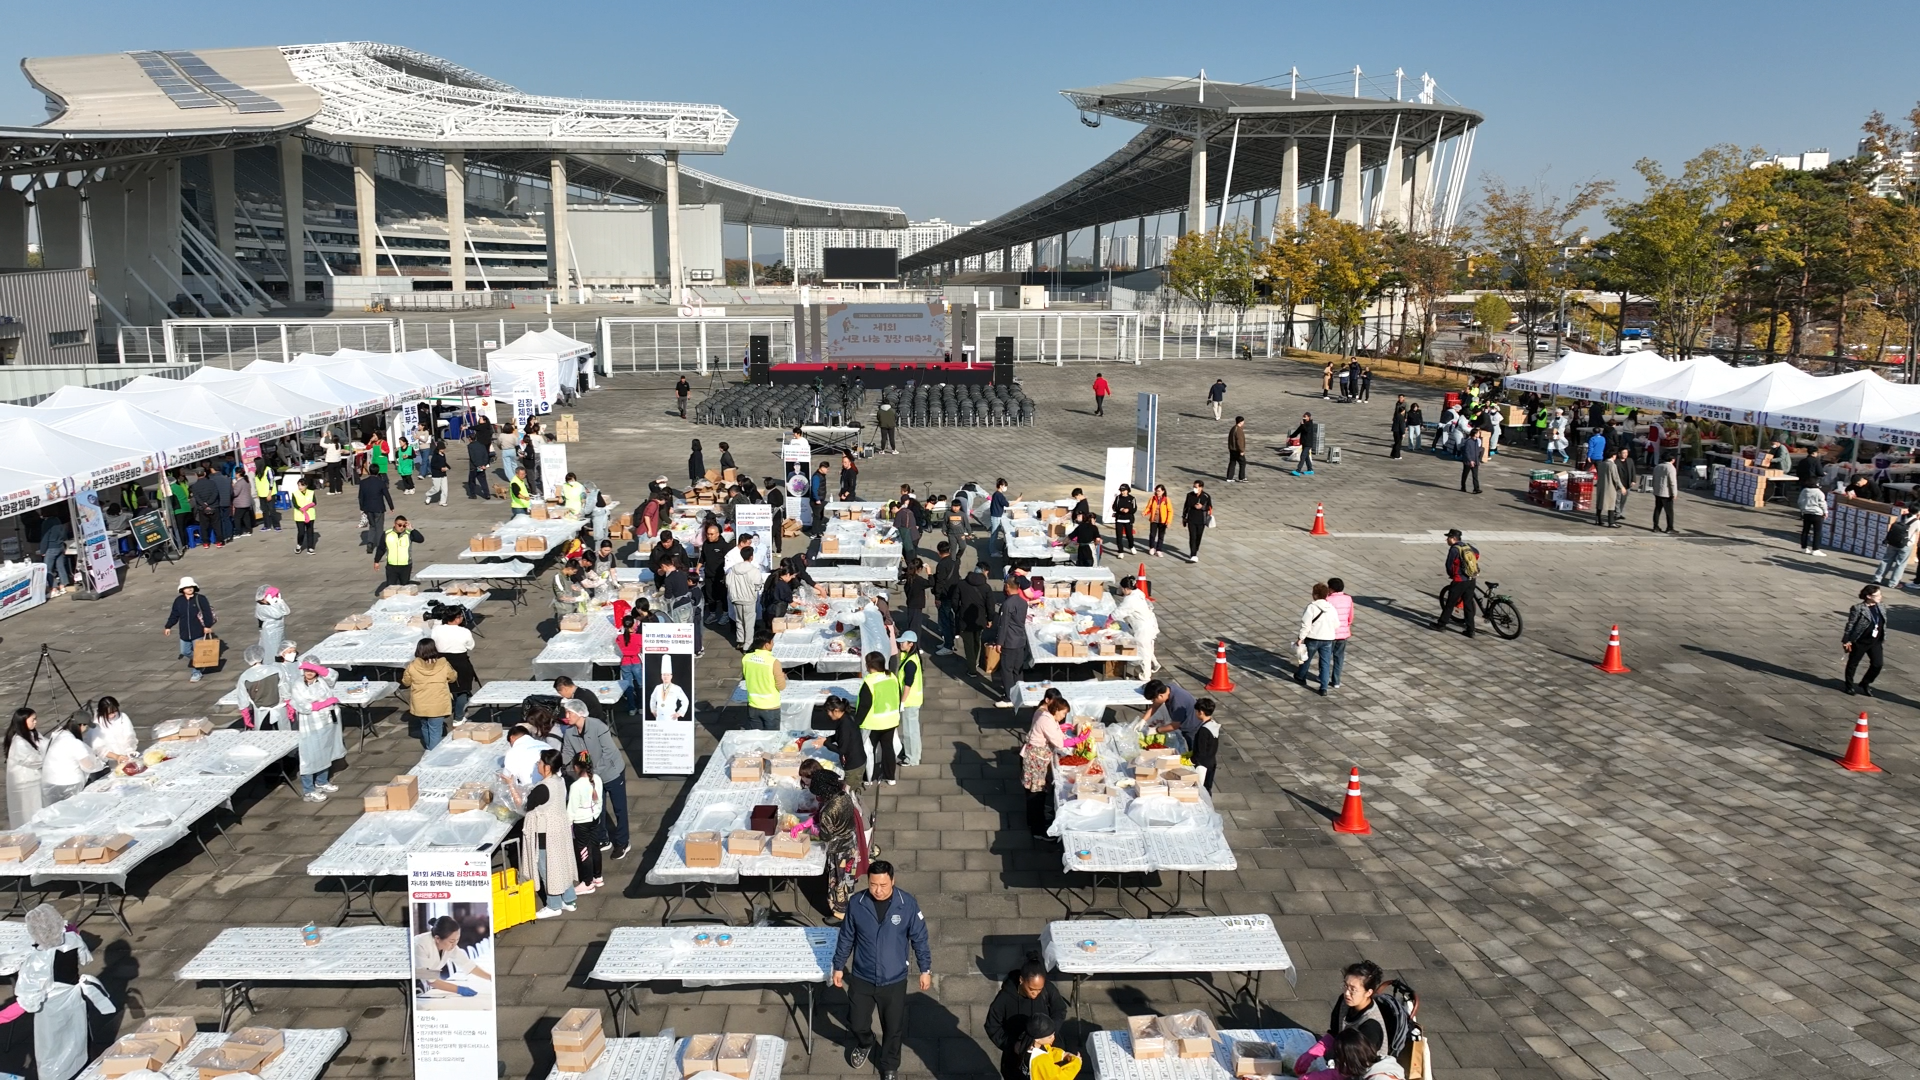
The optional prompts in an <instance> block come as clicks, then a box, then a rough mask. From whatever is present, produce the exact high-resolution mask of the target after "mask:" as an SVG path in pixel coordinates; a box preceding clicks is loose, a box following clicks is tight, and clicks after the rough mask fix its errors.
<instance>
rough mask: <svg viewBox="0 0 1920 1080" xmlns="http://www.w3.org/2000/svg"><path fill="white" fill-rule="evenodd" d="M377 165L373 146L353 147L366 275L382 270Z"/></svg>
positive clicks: (355, 212) (362, 264) (355, 193)
mask: <svg viewBox="0 0 1920 1080" xmlns="http://www.w3.org/2000/svg"><path fill="white" fill-rule="evenodd" d="M375 168H376V165H375V161H374V151H373V147H371V146H356V147H354V148H353V217H354V220H355V221H356V222H358V223H359V226H360V273H361V274H362V275H364V276H366V277H372V276H374V275H376V274H378V273H379V272H380V204H379V202H378V200H377V198H376V189H375V187H374V182H375V179H374V178H375V177H377V176H378V175H379V173H377V172H376V171H375ZM323 257H324V256H323Z"/></svg>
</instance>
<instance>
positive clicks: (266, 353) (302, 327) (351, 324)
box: [122, 319, 401, 369]
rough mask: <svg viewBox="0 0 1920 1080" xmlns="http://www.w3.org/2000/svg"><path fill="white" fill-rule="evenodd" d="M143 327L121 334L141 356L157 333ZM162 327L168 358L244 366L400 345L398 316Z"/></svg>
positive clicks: (174, 322)
mask: <svg viewBox="0 0 1920 1080" xmlns="http://www.w3.org/2000/svg"><path fill="white" fill-rule="evenodd" d="M144 329H152V328H147V327H129V328H127V329H126V330H125V331H123V337H122V340H123V341H127V340H129V339H132V340H135V341H137V342H138V343H139V347H140V348H141V350H142V356H143V357H148V356H150V355H151V352H150V350H151V349H152V346H153V340H152V335H142V334H137V333H135V331H139V330H144ZM158 330H159V335H158V336H159V339H160V342H159V343H160V346H161V352H162V357H161V358H162V359H163V360H164V361H165V362H167V363H172V364H196V363H197V364H205V365H208V366H210V367H221V368H236V369H237V368H243V367H246V366H247V365H248V364H250V363H252V362H254V361H255V360H276V361H287V360H291V359H293V358H294V357H295V356H296V355H298V354H300V353H320V354H323V355H325V354H331V353H335V352H338V351H340V350H341V349H364V350H366V351H368V352H393V351H395V350H396V349H398V348H400V347H401V342H400V337H399V332H398V327H397V325H396V320H393V319H314V320H297V319H169V320H167V321H166V322H165V323H162V324H161V325H160V326H159V327H158ZM128 359H129V360H130V361H131V360H132V357H129V358H128Z"/></svg>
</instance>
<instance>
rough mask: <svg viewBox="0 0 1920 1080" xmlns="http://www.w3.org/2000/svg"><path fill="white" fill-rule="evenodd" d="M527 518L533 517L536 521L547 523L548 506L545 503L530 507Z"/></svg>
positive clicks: (534, 504)
mask: <svg viewBox="0 0 1920 1080" xmlns="http://www.w3.org/2000/svg"><path fill="white" fill-rule="evenodd" d="M527 516H528V517H531V518H532V519H533V520H535V521H546V520H547V519H548V517H549V515H548V513H547V504H546V503H543V502H537V503H533V504H531V505H529V506H528V507H527Z"/></svg>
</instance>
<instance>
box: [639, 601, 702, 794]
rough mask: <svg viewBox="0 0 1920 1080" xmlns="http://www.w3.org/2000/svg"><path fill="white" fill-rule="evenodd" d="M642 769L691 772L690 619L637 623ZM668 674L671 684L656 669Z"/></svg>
mask: <svg viewBox="0 0 1920 1080" xmlns="http://www.w3.org/2000/svg"><path fill="white" fill-rule="evenodd" d="M640 656H641V660H642V663H643V667H644V669H645V677H644V678H643V680H642V682H641V690H642V691H643V693H642V694H641V701H642V702H643V703H644V704H645V710H644V711H643V712H642V713H641V717H640V760H641V770H640V771H641V773H642V774H643V775H647V776H687V775H690V774H692V772H693V760H694V747H693V734H694V724H693V624H692V623H690V622H687V623H675V622H665V623H645V624H642V626H641V627H640ZM662 671H668V672H671V673H672V680H671V685H669V684H668V680H667V679H663V678H661V672H662Z"/></svg>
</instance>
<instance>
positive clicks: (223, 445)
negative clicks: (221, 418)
mask: <svg viewBox="0 0 1920 1080" xmlns="http://www.w3.org/2000/svg"><path fill="white" fill-rule="evenodd" d="M35 411H36V412H38V413H40V414H41V415H38V416H36V417H35V419H38V420H39V421H40V422H41V423H43V424H46V425H47V426H49V427H52V428H55V429H57V430H59V431H64V432H66V433H68V434H70V435H78V436H80V437H81V438H92V437H93V436H94V435H95V434H96V433H102V434H103V437H105V438H108V439H109V440H110V441H113V442H117V443H125V444H128V445H130V446H142V447H149V448H152V449H157V450H158V451H159V452H160V456H161V463H162V464H163V465H165V466H166V467H168V468H172V467H174V466H178V465H187V464H191V463H193V462H195V461H201V460H204V459H206V458H210V457H217V456H219V455H221V454H226V453H231V452H232V451H233V450H234V449H235V448H236V442H235V440H234V436H233V432H231V431H227V430H223V429H220V428H218V427H208V426H204V425H201V424H194V423H189V422H187V421H186V420H182V419H180V418H179V417H176V416H167V415H163V414H160V413H154V412H149V411H147V410H145V409H142V408H140V407H139V406H138V405H136V404H134V403H133V402H132V401H129V400H127V399H126V398H116V399H115V400H113V401H108V402H104V403H102V404H98V405H79V406H75V407H73V408H67V409H48V408H45V407H44V406H36V408H35ZM108 433H110V434H108Z"/></svg>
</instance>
